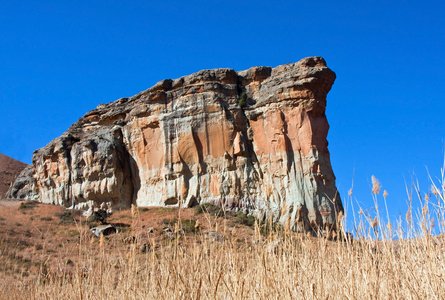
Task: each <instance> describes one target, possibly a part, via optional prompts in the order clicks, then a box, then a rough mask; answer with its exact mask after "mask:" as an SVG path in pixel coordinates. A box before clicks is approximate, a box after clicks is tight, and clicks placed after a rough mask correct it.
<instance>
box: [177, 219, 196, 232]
mask: <svg viewBox="0 0 445 300" xmlns="http://www.w3.org/2000/svg"><path fill="white" fill-rule="evenodd" d="M181 228H182V230H183V231H184V232H185V233H197V232H198V231H199V229H200V227H199V225H197V224H196V220H193V219H186V220H181Z"/></svg>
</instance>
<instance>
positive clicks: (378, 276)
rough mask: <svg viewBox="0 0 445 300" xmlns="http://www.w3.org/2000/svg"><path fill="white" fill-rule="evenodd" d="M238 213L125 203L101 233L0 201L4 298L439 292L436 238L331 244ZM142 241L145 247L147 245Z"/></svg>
mask: <svg viewBox="0 0 445 300" xmlns="http://www.w3.org/2000/svg"><path fill="white" fill-rule="evenodd" d="M68 215H70V216H74V218H69V217H68ZM178 219H180V220H181V221H180V222H176V223H175V222H174V220H178ZM240 219H241V218H240V215H238V214H237V215H229V216H227V215H225V216H221V217H215V216H214V215H211V214H208V213H198V212H197V210H196V209H191V208H188V209H184V210H178V209H175V208H140V209H139V210H135V209H133V210H124V211H120V212H116V213H114V214H113V215H112V216H110V217H109V218H108V222H110V223H113V224H115V225H116V226H117V227H118V228H119V232H118V233H117V234H113V235H110V236H107V237H104V238H97V237H95V236H93V235H92V233H91V232H90V231H89V226H90V225H91V224H88V223H86V222H85V221H86V219H85V217H82V216H81V215H80V212H78V211H73V210H64V209H63V208H62V207H59V206H52V205H46V204H38V203H35V202H19V201H0V291H2V293H1V295H0V299H107V300H108V299H442V298H443V295H445V285H444V284H443V282H444V274H445V264H444V261H445V260H444V254H443V253H445V244H444V242H443V237H441V236H431V235H429V234H426V235H425V236H423V237H422V236H418V237H417V238H414V239H407V240H404V241H403V242H400V243H399V244H398V245H394V243H393V242H392V241H381V242H379V243H376V241H375V240H373V239H371V238H370V237H366V238H363V239H357V240H354V241H353V242H352V243H351V242H349V241H345V242H340V241H338V242H333V241H328V240H327V239H325V238H319V239H317V238H313V237H310V236H307V235H303V234H296V233H292V232H286V231H284V232H283V231H280V230H278V231H276V232H274V231H272V232H269V233H267V232H265V233H262V230H261V226H262V225H260V227H258V225H254V226H247V225H245V224H240V223H239V222H240ZM186 220H194V221H195V222H198V224H200V225H198V226H197V227H199V228H200V229H199V230H198V232H190V231H187V230H186V229H187V226H186ZM172 221H173V222H172ZM181 223H182V224H181ZM166 224H168V225H166ZM195 225H196V223H195ZM151 227H153V229H152V230H148V229H149V228H151ZM165 227H170V228H171V230H172V231H174V232H179V231H180V229H181V227H182V228H183V229H184V231H185V233H184V234H176V237H174V236H173V238H169V236H168V235H167V234H166V233H165V231H164V228H165ZM192 228H193V226H192ZM189 229H190V227H189ZM368 229H369V228H368ZM207 231H213V232H218V233H219V234H220V235H221V236H222V237H223V240H219V241H212V240H210V239H208V238H206V234H205V233H206V232H207ZM365 231H367V229H366V230H365ZM144 245H149V249H150V250H148V251H143V250H142V249H143V248H144V247H143V246H144ZM145 249H146V248H145Z"/></svg>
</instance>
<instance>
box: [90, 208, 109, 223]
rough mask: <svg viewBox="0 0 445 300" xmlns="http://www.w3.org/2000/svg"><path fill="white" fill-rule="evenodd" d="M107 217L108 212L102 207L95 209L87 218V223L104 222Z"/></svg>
mask: <svg viewBox="0 0 445 300" xmlns="http://www.w3.org/2000/svg"><path fill="white" fill-rule="evenodd" d="M108 217H109V215H108V213H107V211H106V210H104V209H99V210H97V211H95V212H94V213H93V214H92V215H91V216H90V217H89V218H88V220H87V223H88V224H91V223H101V224H106V223H107V218H108Z"/></svg>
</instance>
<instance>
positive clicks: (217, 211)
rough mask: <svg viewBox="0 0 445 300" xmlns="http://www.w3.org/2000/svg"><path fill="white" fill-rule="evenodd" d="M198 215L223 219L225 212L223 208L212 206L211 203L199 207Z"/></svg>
mask: <svg viewBox="0 0 445 300" xmlns="http://www.w3.org/2000/svg"><path fill="white" fill-rule="evenodd" d="M195 213H196V214H202V213H208V214H211V215H214V216H216V217H221V216H223V215H224V211H223V209H222V208H221V207H219V206H217V205H214V204H211V203H204V204H201V205H198V206H197V207H196V208H195Z"/></svg>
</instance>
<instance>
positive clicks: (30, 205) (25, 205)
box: [19, 201, 38, 210]
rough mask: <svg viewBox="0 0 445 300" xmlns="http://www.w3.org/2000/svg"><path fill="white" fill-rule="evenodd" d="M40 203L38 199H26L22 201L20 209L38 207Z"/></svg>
mask: <svg viewBox="0 0 445 300" xmlns="http://www.w3.org/2000/svg"><path fill="white" fill-rule="evenodd" d="M37 204H38V202H37V201H26V202H22V203H20V206H19V209H20V210H23V209H31V208H34V207H36V206H37Z"/></svg>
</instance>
